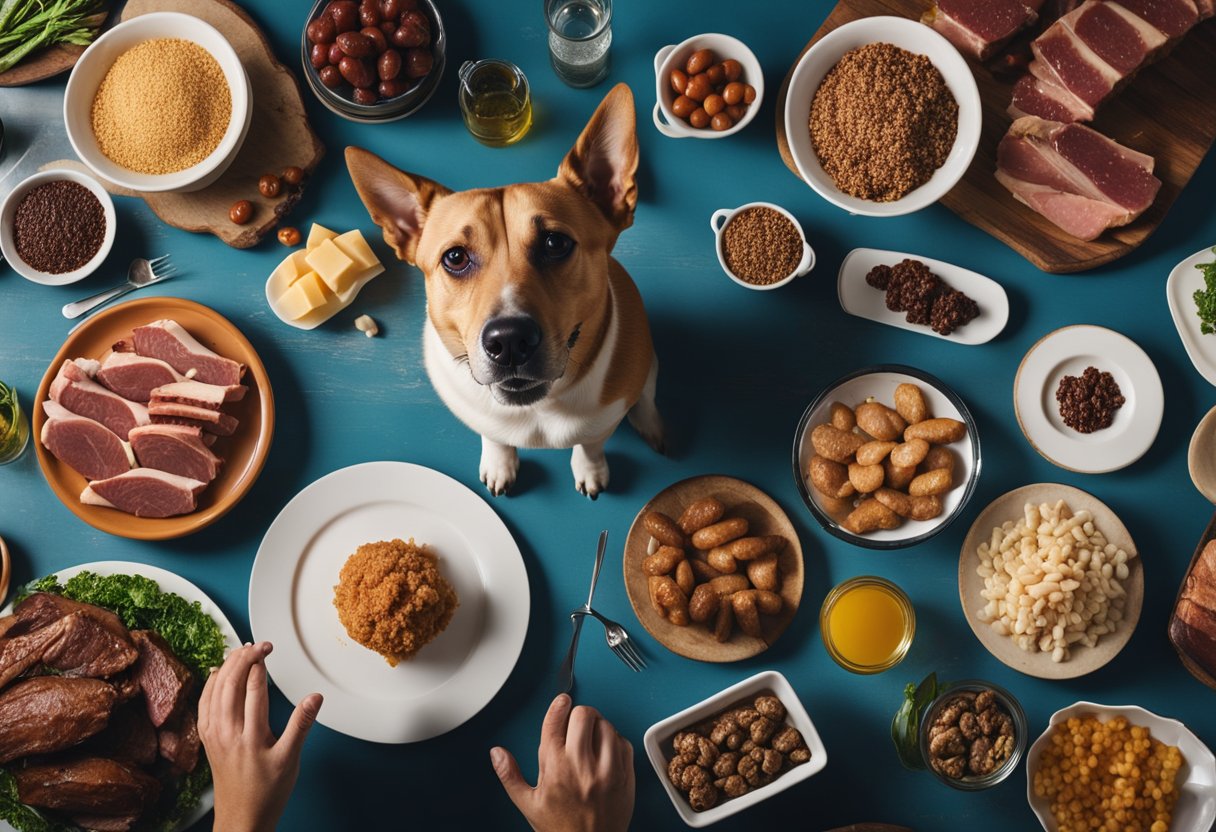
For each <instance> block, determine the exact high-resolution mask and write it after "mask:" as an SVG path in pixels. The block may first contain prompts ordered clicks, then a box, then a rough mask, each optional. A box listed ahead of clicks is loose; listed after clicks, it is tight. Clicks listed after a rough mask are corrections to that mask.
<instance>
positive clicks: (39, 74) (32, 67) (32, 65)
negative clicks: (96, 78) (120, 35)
mask: <svg viewBox="0 0 1216 832" xmlns="http://www.w3.org/2000/svg"><path fill="white" fill-rule="evenodd" d="M109 16H110V12H109V9H108V4H106V7H103V10H102V11H100V12H98V13H97V14H95V15H92V16H91V17H90V18H89V21H88V23H89V28H90V29H93V30H94V35H96V33H97V32H98V31H100V30H101V28H102V27H103V26H104V25H105V23H106V19H107V18H108V17H109ZM84 50H85V47H83V46H74V45H73V44H70V43H65V44H62V45H60V46H52V47H51V48H49V49H40V50H38V51H36V52H34V53H33V54H32V55H29V56H27V57H26V59H25V60H23V61H21V62H20V63H19V64H17V65H16V66H15V67H13V68H12V69H10V70H9V71H8V72H0V87H21V86H25V85H26V84H32V83H34V82H35V81H41V80H43V79H45V78H51V77H53V76H55V75H58V74H59V73H61V72H67V71H68V70H69V69H71V68H72V67H74V66H76V61H77V59H79V58H80V56H81V55H83V54H84Z"/></svg>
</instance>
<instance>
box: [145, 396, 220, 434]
mask: <svg viewBox="0 0 1216 832" xmlns="http://www.w3.org/2000/svg"><path fill="white" fill-rule="evenodd" d="M148 412H149V413H151V414H152V424H154V425H188V426H197V427H200V428H202V429H203V430H204V431H206V432H207V433H213V434H215V435H216V436H232V434H233V433H235V432H236V429H237V425H239V424H240V423H239V422H238V421H237V420H236V419H235V418H234V417H232V416H229V415H228V414H227V413H220V412H219V411H218V410H208V409H207V408H205V407H191V406H190V405H188V404H164V403H159V402H157V401H156V400H153V402H152V404H151V405H149V407H148Z"/></svg>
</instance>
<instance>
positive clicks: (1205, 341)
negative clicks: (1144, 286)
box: [1165, 248, 1216, 384]
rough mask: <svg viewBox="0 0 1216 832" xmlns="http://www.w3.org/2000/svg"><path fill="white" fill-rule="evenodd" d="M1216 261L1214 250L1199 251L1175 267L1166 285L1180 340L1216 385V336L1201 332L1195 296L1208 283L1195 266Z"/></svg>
mask: <svg viewBox="0 0 1216 832" xmlns="http://www.w3.org/2000/svg"><path fill="white" fill-rule="evenodd" d="M1213 260H1216V253H1213V252H1212V249H1210V248H1205V249H1204V250H1203V251H1197V252H1195V253H1194V254H1192V255H1191V256H1190V257H1188V258H1186V259H1185V260H1183V261H1182V262H1181V263H1179V264H1178V265H1177V266H1175V267H1174V270H1173V271H1172V272H1170V277H1169V280H1167V281H1166V282H1165V297H1166V300H1168V301H1169V304H1170V315H1171V316H1172V317H1173V319H1174V326H1175V327H1177V328H1178V337H1179V338H1181V339H1182V346H1184V347H1186V354H1187V357H1189V358H1190V359H1191V363H1192V364H1194V365H1195V369H1196V370H1198V371H1199V375H1201V376H1203V377H1204V378H1205V379H1207V381H1208V384H1216V334H1212V335H1204V334H1203V333H1202V332H1201V331H1200V330H1199V315H1198V314H1197V313H1196V310H1195V300H1194V294H1195V292H1196V291H1198V290H1200V289H1203V288H1204V283H1203V272H1201V271H1199V269H1197V268H1195V267H1196V266H1197V265H1199V264H1200V263H1211V262H1212V261H1213Z"/></svg>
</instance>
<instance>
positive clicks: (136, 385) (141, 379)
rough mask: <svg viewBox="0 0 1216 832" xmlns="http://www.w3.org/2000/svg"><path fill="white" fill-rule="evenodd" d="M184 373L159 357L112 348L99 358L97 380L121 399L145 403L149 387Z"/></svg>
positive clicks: (173, 381)
mask: <svg viewBox="0 0 1216 832" xmlns="http://www.w3.org/2000/svg"><path fill="white" fill-rule="evenodd" d="M185 379H186V377H185V376H183V375H182V374H181V373H179V372H178V371H177V370H175V369H173V368H172V367H170V366H169V365H168V364H166V363H165V362H163V361H161V360H160V359H159V358H148V357H147V356H143V355H136V354H135V353H133V352H112V353H110V354H109V355H107V356H106V358H105V360H104V361H102V362H101V369H100V370H98V372H97V380H98V381H100V382H101V383H102V384H104V385H105V386H106V387H108V388H110V389H111V390H113V391H114V392H115V393H117V394H118V395H120V396H122V397H123V398H124V399H130V400H131V401H133V402H144V403H145V404H146V403H147V401H148V399H150V398H152V391H153V390H155V389H156V388H157V387H162V386H164V385H166V384H173V383H175V382H179V381H185Z"/></svg>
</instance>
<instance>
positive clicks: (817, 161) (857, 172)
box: [783, 16, 982, 217]
mask: <svg viewBox="0 0 1216 832" xmlns="http://www.w3.org/2000/svg"><path fill="white" fill-rule="evenodd" d="M783 118H784V126H785V134H786V138H787V139H788V141H789V148H790V155H791V156H792V157H793V160H794V164H795V166H796V167H797V169H798V174H799V175H800V176H801V177H802V178H803V179H804V180H805V181H806V183H807V184H808V185H810V186H811V188H813V189H814V190H815V191H816V193H818V194H819V195H820V196H822V197H823V198H824V199H826V200H827V201H828V202H831V203H832V204H833V205H836V206H838V207H840V208H843V209H844V210H846V211H848V212H849V213H851V214H861V215H865V216H874V217H893V216H899V215H901V214H908V213H911V212H913V211H919V210H920V209H921V208H924V207H926V206H928V205H932V204H933V203H934V202H937V201H938V200H939V199H941V197H943V196H944V195H945V194H946V193H947V192H948V191H949V190H950V189H951V188H953V187H954V186H955V185H956V184H958V182H959V180H960V179H962V177H963V174H965V173H966V172H967V168H968V167H969V166H970V164H971V160H972V159H973V158H974V156H975V151H976V148H977V147H978V146H979V139H980V127H981V123H982V115H981V112H980V96H979V90H978V89H977V87H976V84H975V78H974V77H973V76H972V74H971V68H970V67H969V66H968V65H967V61H966V60H965V59H964V58H963V56H962V55H960V54H959V52H958V50H957V49H955V48H954V46H953V45H952V44H951V43H950V42H949V41H948V40H946V39H945V38H944V37H942V36H941V35H939V34H938V33H937V32H935V31H933V30H932V29H931V28H929V27H928V26H925V25H923V24H921V23H918V22H916V21H914V20H907V19H904V18H900V17H883V16H880V17H867V18H863V19H861V20H855V21H853V22H851V23H846V24H845V25H843V26H840V27H838V28H837V29H834V30H833V31H831V32H830V33H828V34H827V35H825V36H824V37H823V38H821V39H820V40H818V41H817V42H816V43H815V44H814V45H813V46H811V48H810V49H808V50H807V52H806V53H805V54H804V55H803V56H802V58H801V59H799V61H798V63H797V64H796V65H795V67H794V70H793V72H792V73H791V75H790V83H789V88H788V91H787V93H786V98H785V112H784V114H783Z"/></svg>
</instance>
